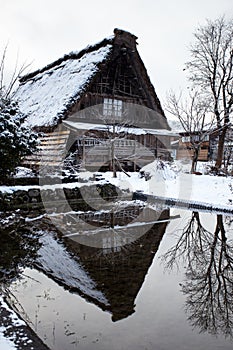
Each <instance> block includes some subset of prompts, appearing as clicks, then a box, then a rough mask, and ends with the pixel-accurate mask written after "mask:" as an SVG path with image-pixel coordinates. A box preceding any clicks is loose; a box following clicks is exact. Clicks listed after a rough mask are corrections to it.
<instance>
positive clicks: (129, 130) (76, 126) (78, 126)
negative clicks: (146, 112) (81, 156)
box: [63, 120, 179, 137]
mask: <svg viewBox="0 0 233 350" xmlns="http://www.w3.org/2000/svg"><path fill="white" fill-rule="evenodd" d="M63 124H64V125H65V126H66V127H68V128H71V129H73V130H103V131H109V132H113V126H112V125H107V124H94V123H82V122H73V121H70V120H65V121H64V122H63ZM116 132H119V133H120V132H124V133H126V134H133V135H146V134H153V135H160V136H177V137H178V136H179V135H178V134H175V133H174V132H173V131H172V130H166V129H160V130H158V129H143V128H134V127H127V126H121V125H120V126H117V127H116Z"/></svg>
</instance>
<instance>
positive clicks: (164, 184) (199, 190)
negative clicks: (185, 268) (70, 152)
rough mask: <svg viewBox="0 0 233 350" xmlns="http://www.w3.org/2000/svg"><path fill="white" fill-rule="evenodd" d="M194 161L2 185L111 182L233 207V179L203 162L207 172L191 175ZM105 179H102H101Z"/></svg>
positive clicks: (8, 189)
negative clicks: (64, 180)
mask: <svg viewBox="0 0 233 350" xmlns="http://www.w3.org/2000/svg"><path fill="white" fill-rule="evenodd" d="M188 170H190V164H188V163H187V164H181V163H179V162H176V163H173V164H169V163H166V162H161V161H154V162H153V163H151V164H148V165H146V166H145V167H144V168H142V169H141V171H140V173H138V172H131V173H129V175H130V176H127V175H126V174H125V173H123V172H118V173H117V178H113V175H112V172H105V173H95V177H96V178H97V177H99V179H98V181H97V180H93V178H94V176H93V173H91V172H81V173H79V174H78V178H77V180H78V182H72V183H68V184H67V183H60V184H58V183H56V184H52V180H51V185H44V186H0V192H2V193H12V192H14V191H16V190H28V189H29V188H40V189H44V190H45V189H52V190H55V189H56V188H61V187H62V188H75V187H79V188H80V187H82V186H88V185H94V184H103V183H107V182H108V183H111V184H114V185H116V186H117V187H119V188H120V189H123V190H129V191H130V192H136V191H140V192H142V193H144V194H149V195H154V196H159V197H164V198H174V199H178V200H184V201H191V202H199V203H206V204H211V205H214V206H216V207H218V206H219V207H227V208H231V209H232V203H233V189H232V187H233V178H232V177H230V176H229V177H223V176H213V175H205V165H204V164H202V163H200V164H199V165H198V170H199V171H200V170H201V171H202V174H203V175H195V174H189V173H188ZM100 179H101V180H100Z"/></svg>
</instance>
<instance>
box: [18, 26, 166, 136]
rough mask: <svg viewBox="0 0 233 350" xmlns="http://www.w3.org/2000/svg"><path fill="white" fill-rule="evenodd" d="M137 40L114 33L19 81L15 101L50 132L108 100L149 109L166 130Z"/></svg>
mask: <svg viewBox="0 0 233 350" xmlns="http://www.w3.org/2000/svg"><path fill="white" fill-rule="evenodd" d="M136 39H137V37H136V36H135V35H133V34H131V33H128V32H126V31H123V30H119V29H114V35H113V36H111V37H109V38H107V39H104V40H102V41H101V42H99V43H97V44H95V45H93V46H87V47H86V48H85V49H83V50H81V51H79V52H71V53H69V54H68V55H65V56H64V57H62V58H60V59H58V60H56V61H55V62H53V63H51V64H49V65H47V66H46V67H44V68H42V69H39V70H37V71H35V72H33V73H30V74H28V75H26V76H24V77H22V78H21V79H20V86H19V88H18V90H17V92H16V97H17V98H18V100H19V104H20V109H21V110H22V112H23V113H25V114H26V115H27V122H28V123H29V124H30V125H31V126H32V127H39V128H41V129H45V128H47V129H50V130H51V129H52V128H53V127H54V126H56V125H57V124H58V123H59V122H60V121H61V120H62V119H66V118H67V117H68V116H70V115H72V114H73V113H74V112H76V111H77V110H81V109H83V108H86V107H89V106H91V105H96V104H98V103H103V98H104V97H105V98H106V97H108V98H114V99H117V100H123V101H125V102H129V103H131V102H132V103H136V104H139V105H144V106H146V107H148V108H150V109H152V110H153V111H155V112H156V115H157V118H158V119H159V123H157V125H156V126H157V128H159V129H169V126H168V124H167V120H166V117H165V115H164V112H163V109H162V107H161V104H160V101H159V99H158V97H157V95H156V93H155V90H154V87H153V86H152V84H151V81H150V79H149V76H148V74H147V71H146V68H145V66H144V64H143V62H142V60H141V58H140V56H139V53H138V51H137V48H136V45H137V42H136ZM152 122H153V121H152ZM148 125H149V126H150V127H151V121H150V124H148Z"/></svg>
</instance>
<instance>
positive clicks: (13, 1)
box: [0, 0, 233, 103]
mask: <svg viewBox="0 0 233 350" xmlns="http://www.w3.org/2000/svg"><path fill="white" fill-rule="evenodd" d="M0 4H1V8H0V16H1V19H0V49H1V51H2V49H3V47H4V46H5V45H6V44H7V42H8V60H7V62H8V67H7V69H8V70H9V69H13V66H14V62H15V60H16V56H17V52H19V61H20V63H22V62H24V61H26V62H28V63H29V62H32V65H31V67H30V70H35V69H37V68H40V67H43V66H45V65H47V64H48V63H50V62H52V61H53V60H55V59H57V58H59V57H61V56H63V55H64V54H65V53H69V52H70V51H76V50H80V49H82V48H83V47H85V46H87V45H88V44H94V43H95V42H97V41H99V40H101V39H103V38H104V37H106V36H110V35H112V34H113V29H114V28H116V27H117V28H121V29H125V30H127V31H130V32H131V33H133V34H135V35H136V36H138V44H139V45H138V50H139V53H140V55H141V57H142V60H143V61H144V63H145V66H146V68H147V71H148V73H149V76H150V78H151V81H152V83H153V84H154V86H155V90H156V92H157V94H158V97H159V98H160V100H161V102H162V103H164V101H165V98H166V92H167V91H169V90H170V89H174V90H179V88H180V87H181V88H184V87H185V86H186V85H187V83H186V80H185V73H184V72H183V67H184V63H185V62H186V61H187V60H188V58H189V51H188V47H189V44H190V43H191V42H192V39H193V32H194V30H195V28H196V27H197V26H198V25H202V24H204V23H205V20H206V19H207V18H209V19H215V18H217V17H219V16H221V15H224V14H225V15H226V17H227V18H229V17H233V2H232V0H116V1H107V0H98V1H92V0H88V1H85V0H82V1H79V0H63V1H60V0H40V1H36V0H0Z"/></svg>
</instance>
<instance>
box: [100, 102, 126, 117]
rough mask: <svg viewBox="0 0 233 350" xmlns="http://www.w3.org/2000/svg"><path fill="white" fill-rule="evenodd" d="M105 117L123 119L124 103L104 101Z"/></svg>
mask: <svg viewBox="0 0 233 350" xmlns="http://www.w3.org/2000/svg"><path fill="white" fill-rule="evenodd" d="M103 114H104V116H112V117H118V118H119V117H121V115H122V101H121V100H113V99H111V98H105V99H104V107H103Z"/></svg>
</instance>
